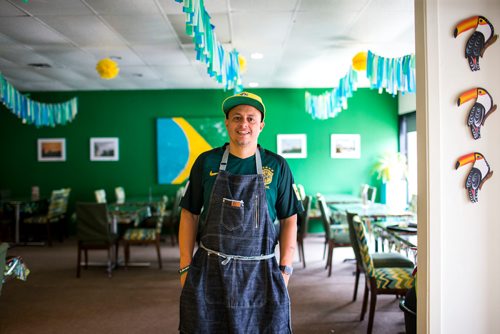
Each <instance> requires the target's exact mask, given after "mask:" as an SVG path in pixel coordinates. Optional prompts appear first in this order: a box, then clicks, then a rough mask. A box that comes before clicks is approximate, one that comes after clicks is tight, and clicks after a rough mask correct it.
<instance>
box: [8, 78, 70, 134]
mask: <svg viewBox="0 0 500 334" xmlns="http://www.w3.org/2000/svg"><path fill="white" fill-rule="evenodd" d="M0 101H1V102H2V103H3V104H4V105H5V106H6V107H7V109H9V110H10V111H11V112H12V113H13V114H14V115H16V116H17V117H18V118H20V119H22V122H23V123H26V124H34V125H35V126H37V127H40V126H51V127H54V126H56V125H65V124H66V123H69V122H71V121H72V120H73V119H74V118H75V117H76V114H77V112H78V105H77V98H76V97H75V98H72V99H71V100H69V101H66V102H62V103H42V102H37V101H33V100H31V99H29V98H28V97H26V96H24V95H23V94H21V93H20V92H19V91H18V90H17V89H15V88H14V86H12V85H11V84H10V83H9V82H8V81H7V80H6V79H5V77H4V76H3V75H2V74H1V73H0Z"/></svg>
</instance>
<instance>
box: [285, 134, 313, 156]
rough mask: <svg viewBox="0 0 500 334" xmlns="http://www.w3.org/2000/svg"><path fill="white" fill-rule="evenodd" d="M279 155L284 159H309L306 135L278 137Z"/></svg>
mask: <svg viewBox="0 0 500 334" xmlns="http://www.w3.org/2000/svg"><path fill="white" fill-rule="evenodd" d="M278 154H279V155H281V156H282V157H284V158H307V137H306V135H305V134H293V135H278Z"/></svg>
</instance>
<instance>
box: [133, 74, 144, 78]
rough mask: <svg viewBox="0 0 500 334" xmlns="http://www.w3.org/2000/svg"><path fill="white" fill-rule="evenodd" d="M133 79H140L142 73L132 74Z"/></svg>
mask: <svg viewBox="0 0 500 334" xmlns="http://www.w3.org/2000/svg"><path fill="white" fill-rule="evenodd" d="M132 76H133V77H137V78H142V73H132Z"/></svg>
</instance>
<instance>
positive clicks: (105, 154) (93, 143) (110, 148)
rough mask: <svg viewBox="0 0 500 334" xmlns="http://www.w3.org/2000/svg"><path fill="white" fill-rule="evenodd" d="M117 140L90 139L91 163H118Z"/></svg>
mask: <svg viewBox="0 0 500 334" xmlns="http://www.w3.org/2000/svg"><path fill="white" fill-rule="evenodd" d="M118 159H119V155H118V138H90V160H91V161H118Z"/></svg>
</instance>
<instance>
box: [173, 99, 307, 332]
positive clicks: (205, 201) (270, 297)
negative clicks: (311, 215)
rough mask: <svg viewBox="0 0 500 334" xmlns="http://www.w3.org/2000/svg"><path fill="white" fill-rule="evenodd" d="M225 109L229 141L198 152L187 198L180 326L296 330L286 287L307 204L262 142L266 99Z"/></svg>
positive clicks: (234, 101)
mask: <svg viewBox="0 0 500 334" xmlns="http://www.w3.org/2000/svg"><path fill="white" fill-rule="evenodd" d="M222 110H223V111H224V113H225V115H226V120H225V124H226V129H227V132H228V135H229V138H230V141H229V144H225V145H224V146H223V147H219V148H216V149H213V150H211V151H208V152H205V153H203V154H201V155H200V156H199V157H198V159H197V160H196V161H195V163H194V165H193V168H192V170H191V175H190V178H189V183H188V186H187V189H186V193H185V195H184V197H183V199H182V201H181V207H182V211H181V219H180V227H179V249H180V270H179V274H180V275H181V276H180V279H181V285H182V286H183V290H182V295H181V302H180V307H181V310H180V326H179V330H180V331H181V332H182V333H291V322H290V300H289V297H288V291H287V286H288V280H289V278H290V275H291V274H292V261H293V256H294V251H295V245H296V239H297V215H296V214H297V212H299V211H301V210H302V204H301V203H300V201H299V200H298V199H297V197H296V195H295V193H294V191H293V188H292V185H293V177H292V173H291V171H290V168H289V167H288V165H287V163H286V161H285V160H284V159H283V158H282V157H280V156H279V155H277V154H274V153H272V152H270V151H267V150H264V149H262V148H261V147H260V146H259V145H258V144H257V140H258V138H259V135H260V133H261V131H262V129H263V128H264V115H265V106H264V104H263V102H262V99H261V98H260V97H259V96H257V95H255V94H252V93H248V92H243V93H240V94H236V95H234V96H231V97H229V98H227V99H226V100H224V102H223V104H222ZM276 218H278V219H279V221H280V226H279V230H280V231H278V226H275V224H274V221H275V219H276ZM197 236H198V237H199V240H198V241H199V247H198V250H197V251H196V253H195V255H194V257H193V250H194V246H195V242H196V240H197ZM278 238H279V243H280V260H279V266H278V263H277V261H276V257H275V255H274V250H275V248H276V244H277V241H278Z"/></svg>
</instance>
